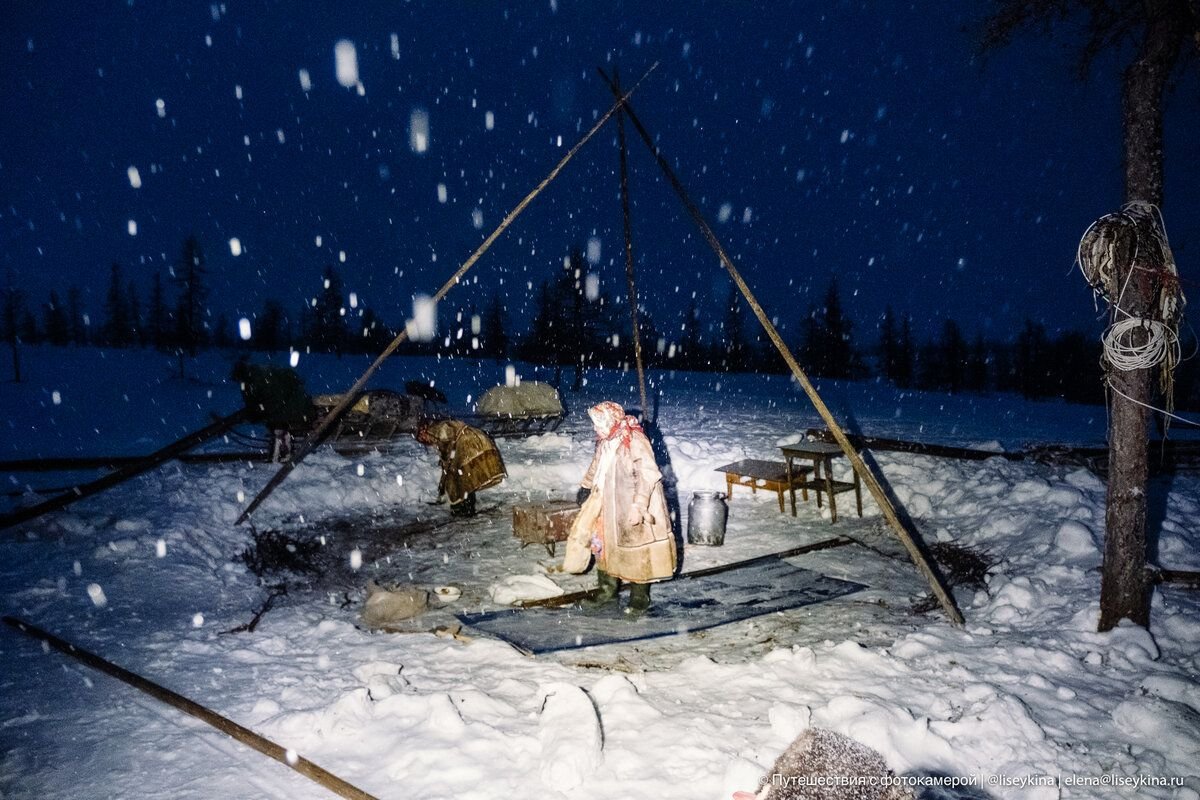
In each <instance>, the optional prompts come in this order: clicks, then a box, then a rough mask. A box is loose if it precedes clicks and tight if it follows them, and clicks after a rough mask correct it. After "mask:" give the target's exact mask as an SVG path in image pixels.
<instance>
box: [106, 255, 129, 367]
mask: <svg viewBox="0 0 1200 800" xmlns="http://www.w3.org/2000/svg"><path fill="white" fill-rule="evenodd" d="M104 311H105V313H106V315H107V318H106V319H105V321H104V328H103V332H102V334H101V335H102V337H103V341H104V344H106V345H108V346H109V347H128V346H129V344H130V342H131V340H132V338H133V337H132V333H133V326H132V325H130V324H129V304H128V298H127V297H126V296H125V287H124V285H123V282H122V278H121V265H120V264H118V263H117V262H115V261H114V262H113V264H112V266H111V267H110V268H109V277H108V294H107V296H106V297H105V299H104Z"/></svg>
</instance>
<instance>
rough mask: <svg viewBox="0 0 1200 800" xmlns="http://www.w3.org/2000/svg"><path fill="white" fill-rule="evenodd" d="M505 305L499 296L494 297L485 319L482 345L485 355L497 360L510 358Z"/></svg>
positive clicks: (481, 336) (482, 330)
mask: <svg viewBox="0 0 1200 800" xmlns="http://www.w3.org/2000/svg"><path fill="white" fill-rule="evenodd" d="M505 316H506V315H505V313H504V304H503V303H502V302H501V300H500V296H499V295H492V302H491V305H489V306H488V310H487V313H486V314H485V315H484V317H483V326H482V329H481V330H480V343H481V345H482V349H483V354H484V355H486V356H490V357H491V358H494V359H496V360H501V359H505V358H508V345H509V342H508V332H507V331H506V330H505V329H506V327H507V324H506V323H507V320H506V319H505Z"/></svg>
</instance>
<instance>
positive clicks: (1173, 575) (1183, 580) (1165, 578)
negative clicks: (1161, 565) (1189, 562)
mask: <svg viewBox="0 0 1200 800" xmlns="http://www.w3.org/2000/svg"><path fill="white" fill-rule="evenodd" d="M1153 577H1154V582H1155V583H1177V584H1179V585H1180V586H1184V587H1186V588H1188V589H1200V572H1195V571H1191V570H1183V569H1158V570H1154V571H1153Z"/></svg>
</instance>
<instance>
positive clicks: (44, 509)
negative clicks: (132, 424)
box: [0, 409, 249, 530]
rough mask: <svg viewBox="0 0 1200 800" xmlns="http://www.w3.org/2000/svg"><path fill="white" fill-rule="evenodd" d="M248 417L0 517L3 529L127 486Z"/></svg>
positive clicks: (235, 417)
mask: <svg viewBox="0 0 1200 800" xmlns="http://www.w3.org/2000/svg"><path fill="white" fill-rule="evenodd" d="M248 418H249V412H248V411H247V410H246V409H242V410H241V411H237V412H235V413H233V414H230V415H229V416H228V417H221V418H220V419H218V420H216V421H215V422H213V423H212V424H211V425H209V426H207V427H204V428H201V429H200V430H198V431H196V432H194V433H189V434H188V435H187V436H185V437H183V438H182V439H180V440H179V441H177V442H172V443H171V444H169V445H167V446H166V447H163V448H161V449H159V450H156V451H155V452H153V453H151V454H150V455H148V456H146V457H145V458H139V459H137V460H135V461H133V462H132V463H129V464H126V465H125V466H123V467H121V468H120V469H117V470H113V471H112V472H110V473H109V474H107V475H105V476H103V477H100V478H97V479H96V480H94V481H91V482H90V483H83V484H80V485H78V486H72V487H71V488H70V489H68V490H67V491H65V492H63V493H62V494H60V495H59V496H57V497H52V498H50V499H49V500H44V501H42V502H41V503H37V504H36V505H32V506H29V507H28V508H22V509H18V510H16V511H13V512H12V513H10V514H5V515H4V516H0V530H3V529H4V528H10V527H12V526H13V525H18V524H20V523H22V522H28V521H29V520H31V519H35V518H37V517H40V516H41V515H42V514H47V513H49V512H51V511H57V510H58V509H60V508H65V507H66V506H69V505H71V503H74V502H75V501H77V500H82V499H83V498H85V497H91V496H92V495H94V494H97V493H99V492H102V491H104V490H105V489H108V488H110V487H112V486H116V485H117V484H118V483H124V482H125V481H127V480H129V479H130V478H134V477H137V476H138V475H141V474H142V473H143V472H147V471H149V470H151V469H154V468H155V467H157V466H158V465H159V464H162V463H163V462H164V461H170V460H171V459H173V458H176V457H178V456H180V455H181V454H183V453H184V452H186V451H188V450H191V449H192V448H193V447H195V446H197V445H199V444H202V443H203V442H206V441H208V440H209V439H212V438H214V437H216V436H220V435H221V434H222V433H224V432H225V431H227V430H229V429H230V428H232V427H233V426H235V425H237V424H238V423H239V422H242V421H243V420H245V419H248Z"/></svg>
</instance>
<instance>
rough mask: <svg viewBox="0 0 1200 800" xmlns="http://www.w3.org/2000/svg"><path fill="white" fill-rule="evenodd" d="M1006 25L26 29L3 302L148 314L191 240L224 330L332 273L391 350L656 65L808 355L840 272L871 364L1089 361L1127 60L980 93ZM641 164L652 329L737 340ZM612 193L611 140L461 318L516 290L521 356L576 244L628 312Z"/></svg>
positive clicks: (511, 11)
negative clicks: (1076, 345) (419, 306)
mask: <svg viewBox="0 0 1200 800" xmlns="http://www.w3.org/2000/svg"><path fill="white" fill-rule="evenodd" d="M989 7H990V6H989V4H986V3H982V2H979V3H972V2H954V1H950V2H936V3H935V2H930V3H920V4H915V5H913V6H901V5H900V4H891V3H888V4H878V3H850V4H847V3H821V2H793V3H785V2H772V3H754V4H750V3H734V2H721V3H713V2H696V1H695V0H685V1H681V2H635V3H625V2H603V3H599V2H597V3H580V2H573V1H572V0H540V1H539V2H482V3H481V2H474V3H466V2H444V1H443V2H428V3H425V2H412V3H401V2H374V3H335V2H329V3H318V2H304V0H290V1H288V2H262V1H261V0H260V1H257V2H249V1H247V2H241V1H239V0H229V2H225V3H217V4H213V5H211V6H210V5H209V4H206V3H194V2H189V3H183V2H167V1H166V0H159V1H156V2H132V1H131V2H129V3H125V2H95V3H92V2H88V3H78V4H76V3H66V4H58V5H50V4H45V3H35V2H31V1H29V0H19V1H18V2H8V3H5V4H4V6H3V10H0V31H2V33H0V37H2V40H0V42H2V45H0V46H2V51H0V91H2V92H3V106H4V122H3V123H2V126H0V200H2V202H0V235H2V236H3V249H2V258H3V262H2V263H0V269H2V270H3V273H2V274H0V280H2V281H3V282H5V283H7V282H8V281H10V280H11V281H12V282H13V283H15V284H16V285H17V286H18V287H20V288H21V289H23V290H25V292H26V293H27V295H28V298H29V300H30V302H31V305H33V306H34V307H35V308H40V306H41V304H42V303H43V302H45V300H46V299H47V297H48V293H49V291H50V290H51V289H58V290H59V292H60V294H61V293H62V292H63V291H64V290H65V289H66V288H67V287H68V286H69V285H71V284H78V285H80V286H82V287H83V288H84V289H85V290H86V292H87V296H86V303H87V305H88V307H89V310H90V311H91V312H92V316H93V320H94V321H95V320H97V319H98V318H99V317H100V316H101V308H102V304H103V299H104V292H105V288H106V286H107V282H108V275H109V265H110V264H111V263H112V262H113V261H117V262H120V263H121V264H122V266H123V269H124V271H125V277H126V278H127V279H133V280H135V281H136V282H137V283H138V284H139V285H141V286H142V287H143V292H142V298H143V301H144V300H145V298H146V296H147V295H148V292H149V283H150V279H151V276H152V275H153V273H154V272H155V271H161V272H163V274H164V277H165V276H166V271H167V269H168V268H169V266H170V265H171V264H172V263H174V262H175V261H177V260H178V258H179V254H180V250H181V243H182V241H183V239H184V237H185V236H186V235H188V234H189V233H195V234H196V235H197V236H198V237H199V239H200V241H201V243H202V245H203V246H204V249H205V253H206V255H207V259H208V267H209V270H210V276H209V282H210V284H211V286H212V289H213V292H212V298H211V305H212V310H213V314H214V316H216V315H218V314H222V313H223V314H226V315H228V316H229V317H230V319H231V321H236V320H237V318H238V317H239V316H241V315H247V316H253V314H254V313H256V312H257V311H258V310H259V309H261V306H262V302H263V300H264V299H267V298H276V299H279V300H281V301H283V302H284V304H285V305H286V306H287V307H288V308H289V310H291V309H294V308H296V307H298V306H299V305H300V304H301V303H302V302H304V300H305V299H307V298H310V297H312V296H314V295H315V294H316V293H317V292H318V291H319V289H320V287H321V275H322V272H323V270H324V268H325V266H326V265H330V264H332V265H334V266H336V267H337V269H338V270H339V272H340V273H341V275H342V277H343V280H344V283H345V286H346V289H347V291H354V292H356V293H357V295H358V297H359V298H360V300H361V302H362V303H363V304H365V305H368V306H370V307H372V308H374V309H375V310H376V311H377V312H378V313H379V314H380V315H381V316H382V317H383V318H384V319H385V320H386V321H388V322H390V323H393V324H397V323H401V322H402V321H403V319H404V317H405V316H406V315H408V314H409V313H411V297H412V295H413V294H414V293H432V292H433V291H435V290H436V289H437V288H438V287H439V286H440V285H441V284H442V283H443V282H444V281H445V279H446V278H447V277H448V276H449V275H450V274H451V273H452V272H453V271H454V270H455V269H456V268H457V267H458V265H459V264H460V263H461V262H462V261H463V260H464V259H465V258H466V257H467V256H468V255H469V254H470V253H471V251H472V250H473V249H474V248H475V247H476V246H477V245H478V244H479V242H480V241H482V239H483V238H484V237H485V236H486V235H487V234H488V233H490V232H491V230H492V229H493V228H494V227H495V226H496V225H497V224H498V223H499V221H500V220H501V218H502V217H503V215H504V214H505V213H506V212H507V211H509V210H510V209H511V208H512V207H513V206H514V205H516V203H517V202H518V201H519V200H520V199H521V198H522V197H523V196H524V195H525V193H526V192H527V191H528V190H529V189H530V188H532V187H533V186H534V185H535V184H536V183H537V182H538V181H540V180H541V179H542V178H543V177H544V176H545V174H546V173H547V172H548V171H549V170H550V169H551V167H552V166H553V165H554V164H555V162H556V161H557V160H558V159H559V158H560V157H561V156H562V155H563V154H564V153H565V152H566V150H567V149H568V148H569V147H570V146H571V145H572V144H573V143H574V142H575V141H576V140H577V139H578V138H579V137H580V136H581V134H582V133H583V132H584V131H586V130H587V129H588V128H589V127H590V126H591V125H592V123H593V121H594V120H595V118H596V117H597V116H598V115H599V114H601V113H603V112H604V111H605V110H606V109H607V107H608V106H609V105H610V100H611V97H610V95H609V93H608V91H607V89H606V88H605V87H604V86H603V84H602V83H601V82H600V80H599V78H598V77H597V75H596V72H595V68H596V67H597V66H601V65H602V66H604V67H606V68H611V67H613V66H618V67H619V68H620V71H621V75H622V78H623V79H624V80H625V81H626V82H631V81H632V80H633V79H635V78H636V76H638V75H640V74H641V73H642V72H643V71H645V70H646V69H647V68H648V67H649V66H650V65H651V64H652V63H653V62H655V61H661V65H660V66H659V67H658V69H657V71H656V72H655V73H654V74H653V75H652V76H651V77H650V79H649V80H647V81H646V83H645V84H644V85H643V86H642V87H641V89H640V90H639V91H638V92H637V94H636V95H635V96H634V98H633V105H634V108H635V109H636V110H637V111H638V113H639V115H640V117H641V118H642V120H643V121H644V122H645V123H646V125H647V126H648V127H649V128H650V129H651V131H652V132H653V133H654V134H655V135H656V136H657V138H658V143H659V145H660V147H661V148H662V150H663V152H664V153H665V154H666V156H667V157H668V158H669V159H670V160H671V162H672V164H673V165H674V166H675V168H676V170H677V172H678V174H679V175H680V177H681V178H682V180H683V182H684V184H685V186H687V187H688V189H689V191H690V192H691V194H692V195H693V196H694V198H695V199H696V200H697V201H698V202H700V203H701V204H702V207H703V209H704V211H705V214H706V215H707V217H708V219H709V220H710V222H712V223H713V225H714V227H715V229H716V232H717V234H718V236H719V237H720V238H721V239H722V240H723V242H724V243H725V245H726V248H727V249H728V250H729V252H730V253H731V254H732V255H733V256H734V258H735V260H736V261H737V263H738V264H739V265H740V267H741V268H742V269H743V271H744V274H745V275H746V277H747V280H748V281H749V283H750V285H751V287H752V288H753V289H754V290H755V291H756V292H757V293H758V295H759V297H760V299H761V300H762V301H763V302H764V305H765V306H766V307H767V309H768V311H769V313H771V314H772V315H774V316H776V317H777V318H778V321H779V323H780V325H781V327H782V328H784V330H785V332H787V333H788V334H789V335H791V336H794V335H796V334H797V333H798V331H799V323H800V320H801V318H802V317H803V316H804V315H805V314H807V311H808V309H809V307H810V306H811V305H812V304H813V303H814V302H816V301H818V300H819V299H820V298H821V297H823V296H824V293H825V289H826V287H827V285H828V283H829V280H830V278H831V277H833V276H836V277H837V279H838V282H839V285H840V288H841V290H842V296H843V300H844V302H845V304H846V306H848V308H849V312H850V314H851V317H852V318H853V319H854V320H855V322H856V331H857V336H858V341H859V343H860V345H862V344H871V343H873V342H874V341H875V336H876V334H875V325H876V322H877V320H878V317H879V315H880V314H881V313H882V311H883V309H884V307H885V305H886V304H891V305H892V306H893V307H894V308H895V310H896V311H897V312H899V313H902V314H905V313H907V314H911V315H912V317H913V319H914V323H915V324H916V327H917V329H918V331H919V332H921V333H922V334H930V335H932V334H933V333H935V332H936V331H937V330H939V329H940V327H941V322H942V320H943V319H945V318H946V317H952V318H954V319H956V320H957V321H958V322H959V323H960V325H961V326H962V328H963V329H964V331H965V333H966V334H967V335H968V336H973V335H974V334H975V333H976V332H980V333H982V334H983V335H985V336H987V337H996V338H1002V339H1007V338H1010V337H1011V336H1012V335H1013V334H1015V333H1016V331H1017V329H1018V328H1019V327H1020V325H1021V323H1022V321H1023V320H1024V318H1026V317H1030V318H1032V319H1034V320H1037V321H1040V322H1043V323H1044V324H1045V325H1046V326H1047V328H1048V329H1049V330H1050V331H1057V330H1061V329H1064V328H1082V329H1084V330H1087V331H1089V332H1094V333H1097V334H1098V333H1099V331H1100V328H1101V324H1100V323H1099V322H1098V321H1097V315H1096V312H1095V311H1094V309H1093V303H1092V297H1091V293H1090V291H1089V290H1088V288H1087V286H1086V285H1085V284H1084V282H1083V280H1082V278H1081V276H1080V275H1079V273H1078V272H1077V271H1073V267H1072V262H1073V259H1074V255H1075V247H1076V244H1077V242H1078V239H1079V237H1080V235H1081V234H1082V233H1083V231H1084V229H1085V228H1086V227H1087V225H1088V224H1089V223H1090V222H1091V221H1092V220H1093V219H1095V218H1096V217H1098V216H1100V215H1101V214H1104V213H1106V212H1109V211H1112V210H1115V209H1116V208H1117V207H1119V205H1120V203H1121V201H1122V199H1123V197H1122V182H1121V149H1120V114H1119V97H1118V89H1117V87H1118V85H1119V68H1118V62H1117V61H1116V60H1115V59H1109V60H1101V61H1100V62H1098V63H1097V65H1096V66H1095V68H1094V70H1093V73H1092V76H1091V78H1090V80H1089V81H1087V82H1081V81H1079V80H1077V79H1076V77H1075V73H1074V71H1073V70H1074V61H1073V59H1072V57H1071V56H1070V54H1069V53H1068V52H1067V51H1066V50H1065V48H1064V46H1063V45H1064V43H1066V42H1068V41H1071V39H1070V37H1069V36H1064V37H1062V38H1061V39H1053V40H1052V39H1049V38H1046V37H1037V36H1026V37H1024V38H1022V39H1020V40H1018V41H1017V42H1016V43H1015V44H1014V45H1013V46H1011V47H1009V48H1008V49H1006V50H1003V51H1000V52H998V53H995V54H994V55H992V56H991V57H990V58H989V59H988V60H987V61H986V63H981V62H980V60H979V59H978V58H977V57H976V54H975V41H976V37H977V33H976V31H977V25H978V22H979V19H980V18H981V17H982V15H983V14H985V13H986V12H987V10H988V9H989ZM751 9H756V10H751ZM1063 33H1064V34H1065V33H1069V32H1068V31H1063ZM341 40H347V41H349V42H351V43H353V46H354V52H355V54H356V60H357V67H358V83H356V84H354V85H352V86H351V88H345V87H343V86H342V85H340V84H339V81H338V76H337V73H336V69H335V66H336V59H335V46H336V45H337V43H338V42H339V41H341ZM305 76H307V88H306V81H305ZM344 77H345V76H344ZM1198 83H1200V81H1197V80H1196V79H1195V76H1194V75H1193V76H1189V77H1187V78H1186V79H1185V80H1183V81H1182V82H1181V83H1180V84H1179V85H1178V87H1177V88H1176V90H1175V91H1174V93H1173V94H1172V95H1171V96H1170V98H1169V101H1168V106H1167V114H1168V116H1167V146H1166V159H1167V165H1166V170H1167V192H1166V204H1165V208H1164V213H1165V217H1166V224H1167V230H1168V233H1169V235H1170V239H1171V243H1172V245H1173V247H1174V250H1175V255H1176V259H1177V261H1178V262H1179V267H1180V271H1181V274H1182V276H1183V277H1184V279H1185V280H1200V273H1198V272H1197V265H1196V260H1197V256H1198V254H1200V181H1198V180H1197V167H1196V165H1197V163H1198V162H1200V159H1198V158H1197V156H1198V155H1200V147H1197V145H1196V143H1195V141H1196V140H1195V131H1196V130H1197V129H1198V128H1200V103H1197V102H1196V100H1195V99H1196V97H1197V95H1198V94H1200V87H1198ZM360 85H361V88H360ZM414 119H415V120H416V121H417V122H418V123H419V122H420V120H422V119H426V120H428V137H427V140H426V144H427V146H426V147H425V149H424V150H423V151H422V149H421V147H420V146H414V142H413V139H414V136H416V137H417V138H420V137H419V134H420V132H421V131H420V130H419V125H418V130H416V131H414V130H413V129H412V125H413V120H414ZM489 120H490V122H491V124H490V126H489ZM630 133H631V135H632V131H630ZM630 146H631V148H632V149H631V152H630V159H631V170H632V176H631V181H632V187H631V192H632V196H633V201H634V236H635V243H634V244H635V251H636V254H637V259H638V261H637V267H638V270H639V273H640V276H641V282H642V289H643V301H644V305H645V306H646V308H647V309H648V310H649V312H650V313H651V315H652V316H653V317H654V319H655V320H656V322H657V323H658V325H659V327H660V329H663V330H670V329H672V328H677V327H678V325H679V322H680V320H681V318H682V316H683V313H684V310H685V308H686V306H687V303H688V302H689V300H690V298H691V297H692V294H693V292H697V293H698V297H699V301H700V305H701V309H702V311H704V312H705V315H706V318H707V319H709V320H710V321H716V322H719V321H720V320H721V319H722V318H723V316H724V310H723V309H724V305H725V302H726V298H727V295H728V291H729V282H728V279H727V278H726V277H725V275H724V273H723V272H722V271H721V270H720V269H719V266H718V264H717V261H716V259H715V257H714V256H713V255H712V253H711V251H710V250H709V249H708V248H707V246H706V245H705V244H704V243H703V240H702V239H701V238H700V237H699V236H698V235H697V233H696V230H695V228H694V226H693V225H692V223H691V222H690V221H689V220H688V219H687V218H686V216H685V214H684V212H683V210H682V208H681V206H680V205H679V203H678V201H677V200H676V199H675V196H674V195H673V194H672V193H671V191H670V189H669V187H668V186H667V185H666V184H665V182H664V181H663V180H662V179H661V177H660V175H659V173H658V170H657V167H656V166H655V165H654V163H653V161H652V159H651V158H650V156H649V154H648V152H647V151H646V150H645V148H644V147H643V146H642V145H641V143H640V141H638V140H637V139H636V137H634V138H631V140H630ZM617 163H618V162H617V152H616V128H615V125H614V126H612V127H609V128H607V129H605V130H604V131H603V132H602V133H601V134H600V135H599V136H597V137H596V138H595V139H594V140H593V141H592V142H591V143H589V145H588V146H587V147H586V148H585V149H584V150H583V151H582V152H581V153H580V154H579V156H578V157H577V158H576V160H575V161H573V162H572V163H571V164H570V165H569V166H568V167H567V169H566V170H565V171H564V172H563V174H562V175H561V176H560V177H559V179H558V180H557V181H556V182H555V183H554V184H552V185H551V187H550V188H549V189H548V190H547V191H546V192H545V193H543V195H542V196H541V197H539V198H538V199H537V200H536V201H535V202H534V204H533V205H532V206H531V207H530V208H529V210H528V211H526V212H525V214H524V215H523V216H522V217H521V218H520V219H519V220H518V221H517V222H516V223H515V224H514V225H513V227H512V228H510V229H509V231H508V233H506V234H505V236H504V238H503V239H502V240H501V241H500V242H498V243H497V244H496V246H494V247H493V248H492V250H491V251H490V252H489V253H488V254H487V255H486V256H485V257H484V258H483V260H481V261H480V263H479V264H478V265H477V266H476V267H475V269H474V270H473V271H472V273H471V274H470V285H468V286H466V287H462V288H460V289H457V290H455V292H453V293H452V294H451V295H450V298H449V300H448V302H449V303H451V304H452V305H454V306H456V307H459V306H463V305H466V304H469V303H474V304H475V305H476V307H478V308H479V309H480V310H482V309H483V307H484V306H486V304H487V303H488V301H489V299H490V297H491V296H492V294H493V293H494V292H499V293H501V295H502V296H503V297H504V298H505V302H506V304H507V307H508V310H509V314H510V324H511V327H513V328H514V329H520V328H522V327H523V326H524V324H525V323H526V322H527V318H528V308H529V306H528V304H527V301H528V297H529V294H530V292H529V288H528V287H529V285H530V284H531V283H532V284H533V285H534V286H536V285H537V284H538V283H540V282H541V281H542V280H544V279H546V278H549V277H550V276H551V275H552V274H553V272H554V270H555V269H556V268H558V267H559V266H560V265H561V263H562V259H563V256H564V255H565V254H566V253H567V251H568V249H569V248H570V247H571V246H572V245H577V246H579V247H580V248H582V249H584V250H585V251H586V250H588V248H589V244H590V247H591V252H592V254H593V255H595V254H596V253H597V252H598V254H599V259H598V261H597V263H596V264H595V267H594V268H595V270H597V271H598V272H599V274H600V276H601V281H602V285H603V287H604V289H605V291H606V292H610V293H618V292H620V291H621V290H622V289H623V286H624V272H623V253H622V234H621V215H620V204H619V195H618V182H617ZM131 168H135V169H136V179H131V178H132V177H133V171H132V170H131ZM133 183H140V187H137V188H135V187H134V186H133ZM134 230H136V235H131V234H132V232H133V231H134ZM235 238H236V240H237V241H238V242H239V243H240V246H241V254H240V255H235V253H234V250H235V249H237V248H236V247H231V239H235ZM318 241H319V242H320V243H319V244H318ZM597 247H598V251H597ZM343 254H344V255H343ZM343 258H344V261H342V259H343ZM475 281H478V285H475V284H474V282H475ZM1189 285H1192V286H1194V284H1187V283H1185V285H1184V288H1185V291H1188V290H1189ZM1193 291H1194V290H1193Z"/></svg>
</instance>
